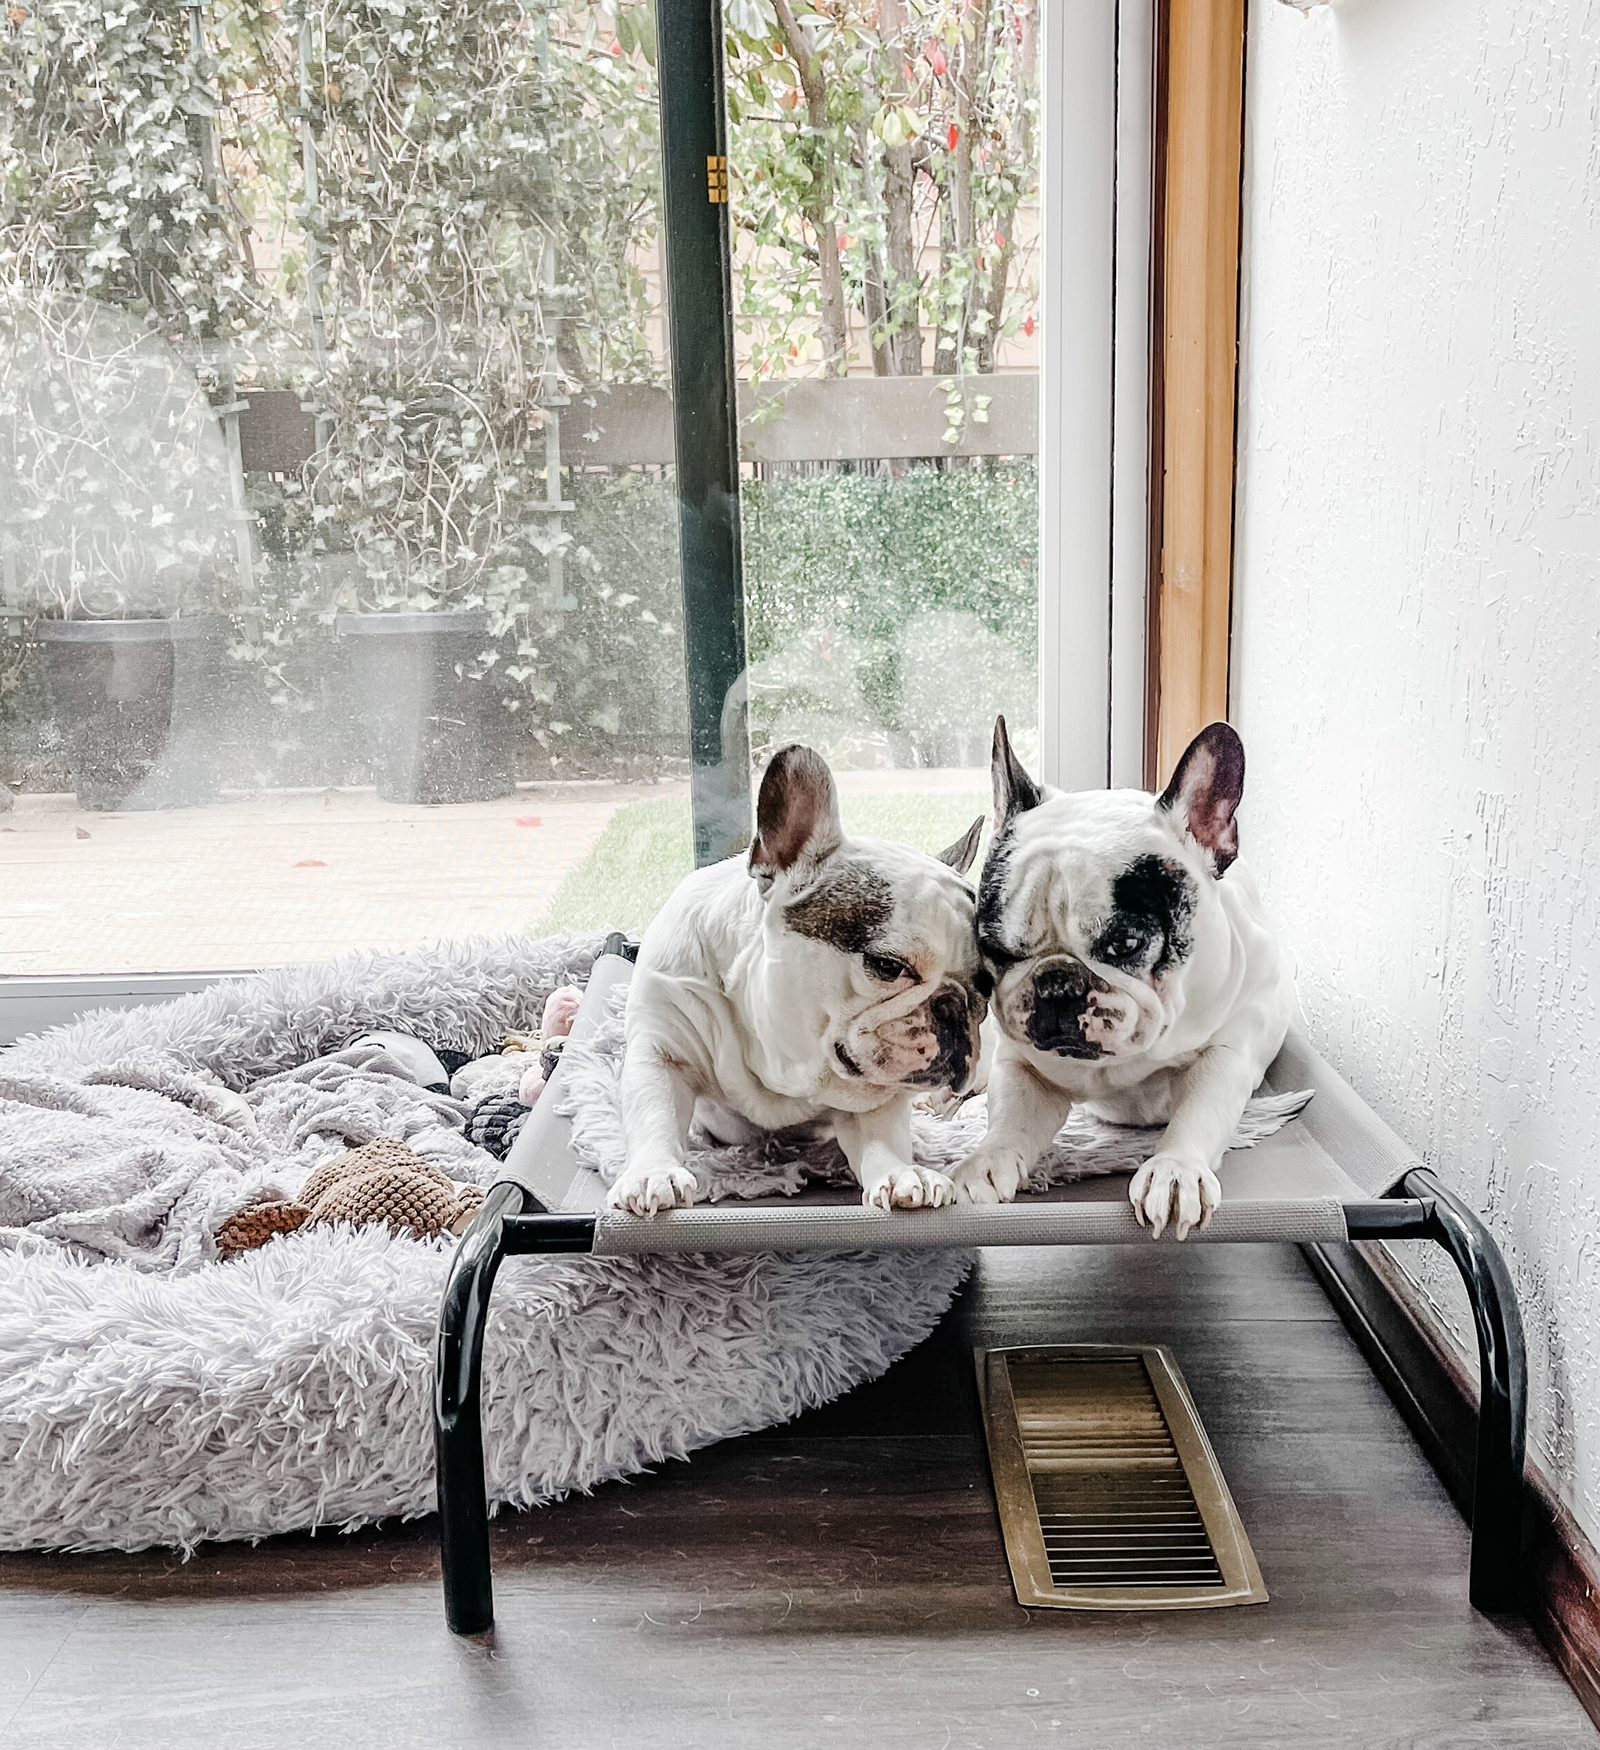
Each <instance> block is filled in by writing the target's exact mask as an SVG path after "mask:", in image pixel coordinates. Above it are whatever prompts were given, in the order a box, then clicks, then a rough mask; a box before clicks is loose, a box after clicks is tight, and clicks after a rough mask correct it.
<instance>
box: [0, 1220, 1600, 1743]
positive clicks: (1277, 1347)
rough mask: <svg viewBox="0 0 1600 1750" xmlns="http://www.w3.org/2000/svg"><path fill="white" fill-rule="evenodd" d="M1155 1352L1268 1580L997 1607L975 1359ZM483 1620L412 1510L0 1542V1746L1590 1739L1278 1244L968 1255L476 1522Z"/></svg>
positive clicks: (1320, 1303) (1007, 1601)
mask: <svg viewBox="0 0 1600 1750" xmlns="http://www.w3.org/2000/svg"><path fill="white" fill-rule="evenodd" d="M1086 1339H1128V1340H1146V1341H1161V1342H1167V1343H1170V1344H1171V1345H1172V1347H1173V1348H1174V1349H1175V1350H1176V1352H1177V1355H1178V1359H1179V1361H1180V1363H1181V1365H1182V1367H1183V1369H1184V1372H1185V1374H1186V1376H1187V1378H1188V1381H1189V1385H1190V1388H1191V1390H1192V1391H1193V1393H1194V1396H1195V1399H1196V1401H1197V1402H1198V1404H1199V1407H1200V1411H1201V1414H1202V1416H1203V1417H1204V1419H1205V1422H1206V1425H1207V1428H1208V1429H1209V1431H1210V1434H1211V1437H1212V1441H1213V1443H1214V1444H1215V1446H1216V1448H1217V1452H1218V1455H1219V1456H1220V1458H1221V1460H1222V1464H1223V1467H1224V1469H1225V1471H1226V1472H1227V1475H1228V1478H1229V1481H1230V1482H1231V1484H1232V1487H1233V1491H1234V1495H1235V1497H1236V1499H1237V1500H1238V1503H1239V1507H1240V1510H1241V1512H1242V1513H1243V1515H1244V1519H1245V1523H1246V1525H1247V1526H1248V1528H1249V1531H1250V1535H1251V1539H1252V1541H1253V1543H1254V1545H1255V1550H1256V1554H1257V1557H1258V1558H1259V1560H1260V1563H1261V1568H1262V1571H1263V1573H1264V1575H1265V1577H1266V1581H1267V1585H1268V1588H1269V1589H1270V1591H1271V1593H1272V1601H1271V1603H1270V1604H1267V1605H1265V1606H1261V1607H1256V1608H1250V1609H1234V1610H1224V1611H1197V1612H1189V1613H1183V1612H1173V1613H1169V1614H1149V1615H1095V1616H1088V1615H1077V1614H1073V1613H1070V1612H1061V1611H1035V1612H1032V1613H1030V1612H1028V1611H1025V1610H1023V1609H1021V1608H1020V1607H1019V1606H1018V1604H1017V1603H1016V1600H1015V1598H1014V1596H1013V1595H1012V1592H1011V1588H1010V1583H1009V1579H1008V1576H1007V1571H1006V1566H1005V1559H1004V1555H1003V1551H1002V1548H1001V1544H1000V1537H999V1530H998V1527H997V1524H996V1521H995V1517H994V1509H993V1505H992V1501H991V1497H990V1492H989V1483H988V1474H987V1469H986V1466H985V1462H984V1458H983V1454H982V1445H981V1435H980V1433H979V1431H978V1427H977V1423H976V1403H975V1397H974V1392H973V1387H972V1383H971V1382H972V1364H971V1349H972V1346H973V1345H974V1344H975V1343H984V1342H1019V1341H1024V1342H1025V1341H1049V1340H1055V1341H1070V1340H1086ZM494 1541H495V1562H496V1568H497V1574H498V1579H497V1596H498V1604H499V1623H498V1628H497V1632H496V1634H495V1636H494V1637H493V1639H492V1641H491V1642H489V1643H488V1644H484V1643H478V1642H466V1643H463V1642H457V1641H453V1640H452V1639H451V1638H450V1637H449V1635H447V1634H446V1632H445V1629H444V1625H443V1621H442V1619H441V1616H440V1608H439V1594H438V1584H437V1561H436V1553H435V1541H434V1530H433V1526H432V1522H431V1521H425V1522H423V1523H421V1524H418V1525H414V1526H402V1527H397V1528H395V1529H393V1530H383V1531H376V1532H369V1533H365V1534H362V1535H358V1536H355V1537H351V1538H341V1537H337V1536H333V1537H319V1538H316V1539H310V1538H284V1539H279V1540H277V1541H275V1542H273V1543H270V1544H265V1545H262V1546H261V1547H259V1548H256V1549H249V1548H241V1547H232V1546H230V1547H215V1548H211V1549H208V1550H206V1551H204V1552H203V1553H202V1554H201V1555H200V1556H197V1557H196V1558H195V1560H193V1561H192V1562H190V1563H188V1564H182V1563H179V1562H177V1561H175V1560H172V1559H170V1558H165V1557H162V1556H161V1555H149V1556H141V1557H112V1556H90V1557H81V1556H80V1557H68V1558H40V1557H23V1556H11V1557H6V1558H4V1559H0V1743H3V1744H5V1745H6V1746H8V1747H9V1746H12V1745H16V1746H31V1745H41V1746H42V1745H49V1746H67V1745H71V1746H74V1747H75V1750H82V1747H92V1750H109V1747H111V1746H162V1747H164V1750H173V1747H179V1746H189V1745H203V1746H228V1747H230V1750H231V1747H234V1746H238V1747H240V1750H251V1747H254V1746H280V1745H296V1746H301V1745H303V1746H308V1747H310V1746H338V1747H339V1750H365V1747H367V1746H374V1747H378V1746H381V1747H383V1750H397V1747H401V1746H410V1745H428V1746H432V1745H440V1746H450V1747H460V1750H469V1747H477V1746H500V1745H507V1746H510V1745H518V1746H524V1745H550V1746H559V1747H561V1750H589V1747H590V1746H594V1747H596V1750H599V1747H609V1746H624V1747H626V1750H655V1747H658V1746H659V1747H661V1750H666V1747H668V1746H672V1747H674V1750H676V1747H679V1746H683V1747H688V1746H694V1747H696V1750H700V1747H717V1746H739V1747H744V1746H752V1747H754V1746H760V1747H762V1750H766V1747H769V1746H772V1747H777V1746H796V1747H803V1750H810V1747H812V1746H818V1747H823V1746H832V1745H840V1746H857V1745H861V1746H869V1747H872V1750H876V1747H878V1746H884V1747H890V1746H907V1747H913V1746H914V1747H917V1750H923V1747H926V1750H968V1747H977V1746H991V1747H993V1746H1011V1745H1048V1744H1052V1743H1053V1744H1059V1745H1065V1744H1070V1745H1076V1746H1085V1747H1089V1750H1122V1747H1123V1746H1158V1747H1162V1746H1171V1747H1174V1750H1175V1747H1177V1746H1183V1747H1184V1750H1206V1747H1208V1746H1213V1745H1216V1746H1221V1745H1226V1746H1229V1747H1230V1750H1248V1747H1255V1746H1278V1745H1296V1746H1301V1745H1309V1746H1322V1745H1360V1746H1364V1747H1382V1746H1395V1747H1399V1746H1405V1747H1407V1750H1454V1747H1455V1746H1467V1745H1485V1746H1489V1745H1492V1746H1496V1747H1498V1750H1521V1747H1527V1750H1548V1747H1553V1746H1560V1745H1566V1744H1588V1743H1590V1742H1591V1741H1592V1738H1593V1728H1592V1727H1591V1726H1590V1724H1589V1722H1588V1720H1587V1718H1586V1717H1585V1715H1584V1714H1583V1712H1582V1710H1581V1709H1580V1708H1579V1707H1578V1704H1577V1702H1576V1701H1575V1700H1574V1698H1573V1696H1572V1695H1571V1693H1570V1692H1569V1691H1568V1689H1567V1687H1566V1685H1565V1684H1564V1683H1563V1682H1562V1680H1561V1678H1560V1677H1559V1676H1558V1675H1557V1673H1556V1672H1555V1670H1554V1668H1553V1667H1552V1666H1551V1665H1550V1663H1549V1661H1548V1660H1547V1659H1546V1657H1545V1655H1544V1654H1543V1652H1542V1651H1541V1650H1540V1648H1539V1647H1538V1645H1537V1643H1536V1642H1535V1641H1534V1640H1533V1638H1532V1636H1531V1635H1530V1634H1529V1633H1528V1632H1527V1630H1526V1628H1525V1627H1524V1626H1523V1625H1522V1624H1521V1623H1519V1622H1516V1621H1499V1620H1495V1621H1491V1620H1489V1619H1487V1618H1485V1617H1482V1616H1479V1615H1477V1614H1476V1613H1475V1612H1474V1611H1473V1610H1472V1609H1471V1608H1470V1607H1469V1606H1468V1604H1467V1598H1466V1557H1467V1538H1466V1532H1465V1530H1464V1529H1463V1527H1462V1524H1461V1521H1460V1519H1459V1518H1458V1517H1457V1515H1456V1513H1455V1512H1454V1510H1453V1509H1452V1508H1451V1506H1450V1504H1449V1502H1448V1501H1447V1499H1446V1498H1445V1495H1444V1493H1443V1491H1442V1489H1441V1488H1440V1487H1439V1485H1438V1483H1437V1482H1436V1481H1435V1479H1434V1476H1433V1473H1432V1472H1431V1471H1430V1470H1429V1468H1428V1467H1427V1465H1426V1463H1425V1462H1424V1461H1423V1459H1422V1458H1421V1456H1420V1454H1419V1453H1418V1452H1417V1450H1416V1448H1415V1447H1414V1445H1413V1444H1412V1442H1411V1439H1410V1437H1409V1436H1408V1434H1407V1433H1406V1430H1405V1427H1404V1425H1403V1424H1402V1423H1401V1421H1400V1419H1399V1417H1398V1416H1397V1415H1396V1414H1395V1412H1394V1411H1393V1409H1392V1408H1391V1407H1390V1405H1389V1403H1388V1400H1387V1399H1386V1398H1385V1397H1384V1396H1383V1394H1382V1392H1381V1391H1380V1389H1379V1388H1378V1386H1377V1384H1376V1382H1375V1381H1374V1380H1373V1378H1372V1375H1371V1374H1370V1373H1369V1372H1368V1371H1367V1368H1366V1366H1365V1364H1364V1363H1363V1361H1362V1360H1361V1357H1360V1356H1359V1354H1358V1353H1357V1351H1356V1350H1355V1348H1354V1346H1353V1345H1352V1344H1351V1342H1350V1340H1349V1339H1348V1337H1347V1336H1346V1334H1345V1332H1344V1329H1343V1327H1342V1326H1340V1325H1339V1324H1338V1322H1337V1321H1336V1320H1335V1318H1334V1317H1333V1315H1332V1313H1331V1311H1330V1309H1329V1307H1328V1305H1327V1303H1326V1301H1325V1300H1324V1299H1323V1297H1322V1294H1321V1292H1320V1290H1319V1289H1318V1288H1317V1286H1316V1284H1315V1283H1314V1281H1313V1280H1312V1278H1311V1276H1310V1274H1309V1272H1308V1271H1307V1269H1306V1267H1305V1265H1304V1264H1303V1262H1302V1261H1301V1260H1300V1258H1299V1256H1298V1254H1297V1253H1295V1252H1293V1251H1291V1250H1289V1249H1287V1248H1274V1247H1249V1246H1217V1247H1193V1246H1186V1247H1183V1248H1181V1249H1180V1248H1178V1247H1175V1246H1170V1245H1163V1246H1161V1247H1160V1248H1156V1247H1154V1246H1152V1247H1150V1248H1149V1249H1148V1250H1145V1249H1143V1248H1128V1249H1124V1250H1120V1251H1088V1250H1082V1251H1059V1252H1037V1253H1032V1252H1010V1253H993V1254H989V1255H987V1256H986V1257H985V1259H984V1260H983V1263H982V1265H981V1268H980V1271H979V1273H978V1275H977V1276H976V1278H975V1279H974V1281H973V1284H972V1286H971V1287H970V1288H969V1290H968V1291H967V1292H966V1293H965V1294H964V1295H963V1296H962V1298H961V1300H960V1301H959V1302H958V1304H957V1307H956V1308H955V1310H954V1311H953V1312H952V1314H951V1316H950V1317H949V1318H948V1319H947V1320H946V1321H945V1324H944V1326H943V1327H942V1328H941V1330H940V1331H939V1333H938V1334H937V1335H936V1336H935V1337H934V1338H933V1339H932V1340H931V1341H930V1342H928V1343H927V1344H925V1345H924V1346H923V1348H922V1349H920V1350H919V1351H917V1353H916V1354H914V1355H913V1356H911V1357H909V1358H908V1359H907V1360H906V1361H905V1362H903V1363H902V1364H901V1365H900V1366H899V1367H898V1368H896V1369H895V1370H894V1371H893V1372H892V1373H891V1374H890V1375H889V1376H888V1377H887V1378H886V1379H885V1380H883V1381H882V1382H880V1383H879V1384H878V1385H877V1386H874V1387H869V1388H866V1389H864V1390H863V1391H861V1392H858V1393H856V1394H854V1395H853V1396H852V1397H851V1398H848V1399H845V1400H843V1401H842V1402H841V1403H839V1404H837V1405H834V1406H831V1407H830V1408H828V1409H826V1410H823V1411H820V1412H818V1413H816V1414H814V1415H811V1416H809V1417H806V1418H804V1419H803V1420H802V1421H800V1422H797V1423H794V1424H792V1425H790V1426H789V1427H787V1428H784V1429H780V1430H778V1431H776V1432H774V1433H771V1434H768V1435H764V1436H759V1437H754V1438H750V1439H745V1440H740V1441H734V1442H730V1443H728V1444H726V1445H724V1446H720V1447H716V1448H713V1449H711V1450H709V1451H707V1452H704V1453H702V1454H700V1455H698V1456H697V1457H696V1458H695V1459H694V1461H693V1462H692V1463H690V1464H687V1465H674V1466H672V1467H671V1468H670V1469H668V1470H667V1471H665V1472H664V1473H662V1474H661V1475H659V1476H656V1477H651V1478H647V1479H645V1480H643V1481H641V1482H639V1483H637V1484H635V1485H633V1486H629V1487H610V1488H606V1489H603V1490H602V1491H600V1492H599V1493H598V1494H596V1495H595V1496H593V1497H592V1498H589V1499H585V1500H577V1501H572V1502H569V1503H566V1504H564V1505H562V1506H559V1507H553V1508H549V1509H546V1510H545V1511H543V1512H539V1513H531V1514H520V1515H513V1516H507V1517H502V1518H501V1519H500V1520H498V1521H497V1522H496V1530H495V1540H494Z"/></svg>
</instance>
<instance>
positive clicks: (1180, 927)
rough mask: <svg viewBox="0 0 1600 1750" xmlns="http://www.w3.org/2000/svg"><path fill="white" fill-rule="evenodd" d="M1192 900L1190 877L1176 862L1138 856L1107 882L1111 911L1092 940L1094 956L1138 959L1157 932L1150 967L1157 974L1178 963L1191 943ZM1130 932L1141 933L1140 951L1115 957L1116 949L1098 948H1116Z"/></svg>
mask: <svg viewBox="0 0 1600 1750" xmlns="http://www.w3.org/2000/svg"><path fill="white" fill-rule="evenodd" d="M1194 902H1195V894H1194V882H1193V879H1192V878H1191V876H1190V874H1189V872H1188V870H1186V869H1185V868H1184V867H1183V865H1182V864H1181V863H1173V862H1169V861H1168V860H1167V859H1165V858H1163V857H1141V858H1140V859H1139V860H1138V862H1136V863H1133V864H1131V865H1130V866H1129V867H1128V868H1126V869H1124V870H1123V872H1122V873H1121V874H1120V875H1119V876H1118V877H1117V878H1116V880H1115V881H1114V882H1113V883H1112V884H1111V903H1112V906H1113V907H1114V912H1113V915H1112V917H1111V920H1110V922H1109V923H1108V924H1107V925H1106V927H1105V929H1104V930H1102V931H1101V933H1100V938H1099V941H1097V942H1096V944H1095V947H1094V950H1093V952H1094V957H1095V958H1096V959H1097V960H1100V961H1102V962H1103V963H1104V964H1105V965H1107V966H1133V965H1140V964H1142V963H1143V959H1144V956H1145V955H1146V954H1148V953H1149V951H1150V949H1151V947H1153V946H1154V944H1155V942H1156V940H1157V939H1158V938H1159V939H1160V943H1161V949H1160V952H1159V954H1158V955H1157V956H1156V960H1155V964H1154V965H1153V966H1151V968H1150V971H1151V972H1152V973H1153V974H1155V975H1156V976H1159V975H1160V974H1161V973H1163V972H1166V971H1167V970H1168V969H1169V968H1170V967H1173V966H1176V965H1179V964H1181V963H1182V962H1183V961H1185V960H1187V959H1188V958H1189V951H1190V949H1191V948H1192V947H1193V945H1194V944H1193V940H1192V937H1191V935H1190V931H1189V924H1190V922H1191V920H1192V919H1193V917H1194ZM1135 934H1142V935H1143V936H1144V938H1145V945H1144V950H1143V952H1142V953H1141V954H1139V955H1136V956H1134V957H1133V958H1132V959H1126V960H1124V959H1119V958H1118V956H1117V953H1116V952H1105V953H1102V952H1101V950H1102V948H1105V949H1107V950H1115V949H1118V948H1120V947H1121V946H1122V944H1123V943H1124V941H1125V939H1126V938H1128V937H1130V936H1132V935H1135Z"/></svg>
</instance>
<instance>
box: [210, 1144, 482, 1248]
mask: <svg viewBox="0 0 1600 1750" xmlns="http://www.w3.org/2000/svg"><path fill="white" fill-rule="evenodd" d="M482 1202H483V1188H482V1187H481V1186H479V1185H458V1184H456V1183H455V1181H454V1180H453V1179H451V1178H449V1177H448V1176H447V1175H446V1174H444V1173H442V1172H441V1171H440V1170H439V1169H438V1168H437V1167H436V1166H433V1165H431V1164H430V1163H429V1162H428V1161H425V1160H423V1158H422V1157H421V1156H420V1155H418V1154H415V1153H413V1152H412V1150H410V1149H409V1148H407V1147H406V1145H405V1144H404V1143H403V1142H395V1141H393V1140H392V1139H390V1138H389V1137H379V1138H378V1139H377V1141H376V1142H369V1143H366V1144H364V1145H363V1146H362V1147H360V1148H354V1149H351V1150H350V1151H349V1153H347V1154H342V1155H337V1156H335V1157H334V1158H333V1159H332V1160H329V1161H324V1162H323V1163H322V1165H321V1166H320V1167H318V1168H316V1169H315V1170H314V1171H313V1172H312V1174H311V1176H310V1177H309V1178H308V1179H307V1180H306V1182H305V1185H304V1187H303V1188H302V1189H301V1192H300V1195H299V1197H297V1198H295V1199H293V1200H292V1201H291V1200H287V1199H285V1200H281V1201H276V1202H262V1203H252V1204H248V1205H247V1206H246V1207H245V1208H243V1209H241V1210H239V1211H238V1212H237V1213H236V1214H234V1215H230V1216H229V1217H228V1219H227V1220H226V1221H225V1222H223V1224H222V1226H221V1227H219V1228H218V1229H217V1249H218V1250H219V1251H220V1252H221V1253H222V1255H223V1257H224V1258H235V1257H237V1256H238V1255H239V1254H240V1253H241V1252H249V1251H253V1250H254V1249H255V1248H256V1247H257V1246H264V1245H265V1244H266V1243H267V1241H268V1240H270V1239H271V1238H272V1236H273V1235H274V1234H281V1233H294V1232H296V1231H298V1230H299V1229H300V1228H302V1227H328V1226H331V1225H332V1224H333V1223H334V1222H340V1221H343V1222H349V1223H350V1225H351V1226H352V1227H374V1226H377V1225H378V1224H379V1223H383V1224H385V1225H386V1226H387V1227H388V1229H389V1231H390V1232H391V1233H406V1232H409V1233H411V1234H414V1235H415V1236H416V1237H417V1238H418V1239H423V1240H431V1239H434V1238H435V1237H437V1236H438V1235H439V1234H442V1233H457V1234H458V1233H463V1232H465V1231H466V1228H467V1225H468V1223H469V1222H470V1221H471V1220H472V1218H473V1216H474V1215H475V1214H476V1213H477V1210H478V1206H479V1204H481V1203H482Z"/></svg>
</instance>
